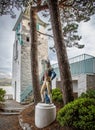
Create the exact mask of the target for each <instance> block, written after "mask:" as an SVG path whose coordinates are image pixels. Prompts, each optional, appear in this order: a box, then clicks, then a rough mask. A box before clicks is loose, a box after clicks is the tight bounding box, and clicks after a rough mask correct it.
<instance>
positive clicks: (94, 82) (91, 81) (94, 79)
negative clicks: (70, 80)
mask: <svg viewBox="0 0 95 130" xmlns="http://www.w3.org/2000/svg"><path fill="white" fill-rule="evenodd" d="M92 88H93V89H95V74H93V75H87V89H92Z"/></svg>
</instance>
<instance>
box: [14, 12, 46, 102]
mask: <svg viewBox="0 0 95 130" xmlns="http://www.w3.org/2000/svg"><path fill="white" fill-rule="evenodd" d="M29 23H30V20H29V12H28V11H27V10H26V11H25V12H24V13H21V14H20V16H19V18H18V20H17V22H16V24H15V26H14V28H13V31H15V41H14V45H13V67H12V86H13V89H14V94H13V99H15V100H16V101H17V102H22V101H24V100H25V99H26V98H28V96H29V95H30V94H31V93H32V90H33V86H32V77H31V57H30V27H29ZM45 28H46V24H45V23H44V22H43V21H41V20H40V19H39V17H38V18H37V30H38V31H40V32H42V33H45ZM47 57H48V44H47V37H46V36H45V35H42V34H40V33H39V34H38V63H39V75H40V74H41V72H42V65H41V61H42V60H46V59H47ZM32 62H33V61H32Z"/></svg>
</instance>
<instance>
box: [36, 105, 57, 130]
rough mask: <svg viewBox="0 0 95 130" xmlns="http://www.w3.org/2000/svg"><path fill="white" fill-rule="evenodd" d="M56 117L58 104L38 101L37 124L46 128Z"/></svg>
mask: <svg viewBox="0 0 95 130" xmlns="http://www.w3.org/2000/svg"><path fill="white" fill-rule="evenodd" d="M55 118H56V106H55V105H54V104H45V103H38V104H37V105H36V107H35V125H36V127H38V128H44V127H46V126H48V125H49V124H51V123H52V122H53V121H54V120H55Z"/></svg>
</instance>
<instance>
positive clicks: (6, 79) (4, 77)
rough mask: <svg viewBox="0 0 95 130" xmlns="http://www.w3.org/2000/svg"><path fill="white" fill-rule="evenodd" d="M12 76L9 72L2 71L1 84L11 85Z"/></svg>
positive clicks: (0, 73) (0, 74)
mask: <svg viewBox="0 0 95 130" xmlns="http://www.w3.org/2000/svg"><path fill="white" fill-rule="evenodd" d="M11 82H12V77H11V76H10V75H9V74H8V73H3V72H0V86H11Z"/></svg>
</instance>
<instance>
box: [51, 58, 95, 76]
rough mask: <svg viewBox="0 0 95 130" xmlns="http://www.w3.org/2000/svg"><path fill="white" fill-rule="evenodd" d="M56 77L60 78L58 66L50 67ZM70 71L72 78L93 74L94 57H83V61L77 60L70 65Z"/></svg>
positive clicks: (94, 72)
mask: <svg viewBox="0 0 95 130" xmlns="http://www.w3.org/2000/svg"><path fill="white" fill-rule="evenodd" d="M52 67H53V68H54V70H55V72H56V74H57V77H58V78H59V77H60V73H59V68H58V64H54V65H52ZM70 70H71V74H72V76H74V75H79V74H95V57H85V58H84V60H82V59H81V60H79V61H77V60H76V62H75V61H74V62H73V63H70Z"/></svg>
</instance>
